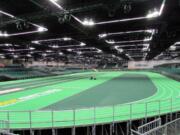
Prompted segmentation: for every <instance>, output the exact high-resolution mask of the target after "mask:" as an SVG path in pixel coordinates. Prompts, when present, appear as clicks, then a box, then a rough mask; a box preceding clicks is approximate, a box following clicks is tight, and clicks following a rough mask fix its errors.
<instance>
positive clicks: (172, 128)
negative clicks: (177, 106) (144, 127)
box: [131, 118, 180, 135]
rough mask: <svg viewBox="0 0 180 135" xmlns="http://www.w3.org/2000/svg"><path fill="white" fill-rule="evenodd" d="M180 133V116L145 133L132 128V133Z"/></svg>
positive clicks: (163, 134) (132, 134) (139, 134)
mask: <svg viewBox="0 0 180 135" xmlns="http://www.w3.org/2000/svg"><path fill="white" fill-rule="evenodd" d="M179 134H180V118H178V119H176V120H173V121H171V122H169V123H167V124H165V125H163V126H158V127H156V128H154V129H152V130H149V131H147V132H145V133H140V132H138V131H135V130H131V135H179Z"/></svg>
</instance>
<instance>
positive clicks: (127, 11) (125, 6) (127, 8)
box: [123, 4, 132, 14]
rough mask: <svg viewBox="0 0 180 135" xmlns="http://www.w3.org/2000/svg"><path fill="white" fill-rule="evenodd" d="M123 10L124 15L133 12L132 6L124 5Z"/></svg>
mask: <svg viewBox="0 0 180 135" xmlns="http://www.w3.org/2000/svg"><path fill="white" fill-rule="evenodd" d="M123 10H124V13H125V14H127V13H129V12H131V10H132V7H131V4H125V5H123Z"/></svg>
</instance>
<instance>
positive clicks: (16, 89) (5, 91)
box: [0, 88, 24, 95]
mask: <svg viewBox="0 0 180 135" xmlns="http://www.w3.org/2000/svg"><path fill="white" fill-rule="evenodd" d="M22 90H24V89H23V88H14V89H7V90H3V91H0V95H2V94H7V93H11V92H17V91H22Z"/></svg>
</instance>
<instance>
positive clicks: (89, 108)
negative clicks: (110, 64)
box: [0, 72, 180, 129]
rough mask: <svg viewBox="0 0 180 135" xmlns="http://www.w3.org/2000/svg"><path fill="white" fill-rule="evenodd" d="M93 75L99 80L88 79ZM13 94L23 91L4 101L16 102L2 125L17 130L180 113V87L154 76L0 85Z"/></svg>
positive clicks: (84, 76) (1, 109)
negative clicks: (18, 89)
mask: <svg viewBox="0 0 180 135" xmlns="http://www.w3.org/2000/svg"><path fill="white" fill-rule="evenodd" d="M92 74H96V77H97V80H90V79H89V77H90V76H91V75H92ZM14 88H21V89H22V91H18V92H14V93H9V94H4V95H0V104H1V103H2V102H6V101H9V100H12V99H15V100H16V103H13V104H9V105H6V106H2V105H1V106H0V120H6V121H10V128H12V129H19V128H20V129H23V128H51V127H69V126H73V125H76V126H80V125H88V124H93V123H97V124H98V123H109V122H112V121H126V120H129V119H140V118H143V117H146V116H147V117H150V116H155V115H160V114H164V113H169V112H175V111H179V110H180V98H178V97H179V96H180V82H177V81H175V80H172V79H170V78H167V77H165V76H163V75H160V74H157V73H151V72H96V73H92V72H87V73H78V74H73V75H64V76H56V77H47V78H38V79H29V80H21V81H11V82H4V83H0V91H4V90H9V89H14ZM72 109H75V110H74V111H73V110H72ZM52 110H54V111H52ZM8 111H9V112H8ZM52 121H53V122H52ZM0 128H3V125H1V124H0Z"/></svg>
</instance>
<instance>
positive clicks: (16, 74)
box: [0, 67, 87, 81]
mask: <svg viewBox="0 0 180 135" xmlns="http://www.w3.org/2000/svg"><path fill="white" fill-rule="evenodd" d="M85 71H87V70H85ZM85 71H84V70H82V69H77V68H76V69H73V68H62V67H33V68H24V67H13V68H12V67H5V68H0V81H7V80H17V79H28V78H35V77H45V76H54V75H64V74H72V73H79V72H85Z"/></svg>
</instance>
